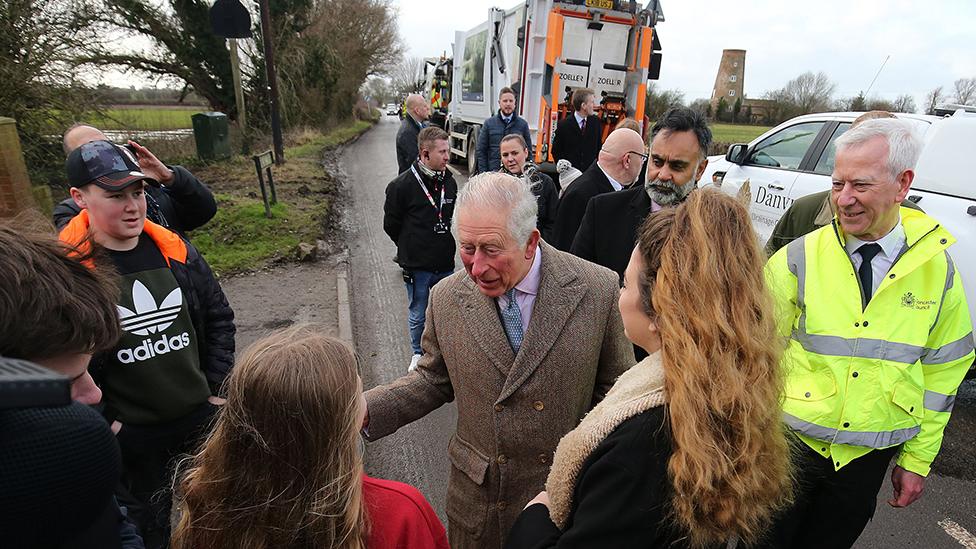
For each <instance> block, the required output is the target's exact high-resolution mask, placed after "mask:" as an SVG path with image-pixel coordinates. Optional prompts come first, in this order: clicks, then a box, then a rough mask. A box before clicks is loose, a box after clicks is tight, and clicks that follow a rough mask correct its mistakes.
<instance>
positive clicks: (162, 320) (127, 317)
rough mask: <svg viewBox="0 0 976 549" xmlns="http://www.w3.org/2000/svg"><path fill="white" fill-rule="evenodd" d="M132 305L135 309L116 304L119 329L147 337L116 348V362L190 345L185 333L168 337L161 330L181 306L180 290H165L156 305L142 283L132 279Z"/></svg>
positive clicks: (134, 359) (135, 359) (141, 359)
mask: <svg viewBox="0 0 976 549" xmlns="http://www.w3.org/2000/svg"><path fill="white" fill-rule="evenodd" d="M132 305H133V308H135V311H133V310H131V309H129V308H127V307H123V306H122V305H118V309H119V319H120V320H121V323H122V329H123V330H125V331H126V332H128V333H129V334H134V335H137V336H150V337H148V338H146V339H144V340H142V341H141V342H140V343H139V345H137V346H134V347H132V348H122V349H119V351H118V353H117V355H116V356H117V358H118V359H119V362H122V363H123V364H132V363H134V362H141V361H145V360H149V359H151V358H155V357H156V356H158V355H163V354H166V353H169V352H170V351H179V350H180V349H183V348H184V347H186V346H187V345H189V344H190V334H189V332H183V333H180V334H175V335H172V336H170V335H169V334H166V333H164V330H166V329H167V328H169V327H170V326H172V325H173V322H175V321H176V319H177V317H179V315H180V311H181V310H182V309H183V292H182V291H181V290H180V289H179V288H176V289H174V290H173V291H171V292H169V294H167V295H166V297H165V298H163V300H162V301H160V302H159V303H158V304H157V303H156V298H155V297H153V295H152V293H151V292H150V291H149V289H148V288H146V286H145V284H143V283H142V282H140V281H138V280H136V281H135V282H134V283H133V284H132ZM152 334H160V335H159V337H158V338H153V337H151V335H152ZM129 341H130V342H131V341H132V340H131V339H129ZM130 344H131V343H130Z"/></svg>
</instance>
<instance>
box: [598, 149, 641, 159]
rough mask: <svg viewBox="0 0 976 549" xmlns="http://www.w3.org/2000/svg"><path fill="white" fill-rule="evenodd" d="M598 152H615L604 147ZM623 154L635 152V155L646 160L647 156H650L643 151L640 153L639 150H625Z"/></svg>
mask: <svg viewBox="0 0 976 549" xmlns="http://www.w3.org/2000/svg"><path fill="white" fill-rule="evenodd" d="M600 152H605V153H607V154H616V153H614V152H611V151H608V150H606V149H600ZM625 154H636V155H637V156H639V157H641V158H643V159H644V160H647V159H648V158H650V155H648V154H644V153H640V152H637V151H627V152H626V153H625Z"/></svg>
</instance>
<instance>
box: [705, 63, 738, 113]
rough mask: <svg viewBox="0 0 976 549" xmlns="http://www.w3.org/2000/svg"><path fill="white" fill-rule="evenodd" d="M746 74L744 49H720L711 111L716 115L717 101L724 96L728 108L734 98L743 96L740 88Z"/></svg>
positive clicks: (732, 103) (730, 107)
mask: <svg viewBox="0 0 976 549" xmlns="http://www.w3.org/2000/svg"><path fill="white" fill-rule="evenodd" d="M745 76H746V50H722V62H721V63H719V65H718V74H716V75H715V86H714V87H713V88H712V100H711V104H712V113H714V115H718V111H717V110H716V109H717V108H718V101H719V99H721V98H723V97H724V98H725V103H726V104H727V105H728V107H727V108H728V109H729V110H731V109H732V105H734V104H735V100H736V99H740V98H741V99H742V100H743V101H745V98H744V97H743V96H742V90H743V87H744V85H745V79H746V78H745Z"/></svg>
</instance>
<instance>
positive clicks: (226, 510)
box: [172, 325, 367, 549]
mask: <svg viewBox="0 0 976 549" xmlns="http://www.w3.org/2000/svg"><path fill="white" fill-rule="evenodd" d="M361 392H362V386H361V383H360V381H359V378H358V375H357V366H356V357H355V355H354V354H353V351H352V350H351V349H350V348H349V347H348V346H347V345H346V344H345V343H343V342H342V341H340V340H338V339H335V338H333V337H329V336H326V335H323V334H322V333H320V332H318V331H316V330H315V329H314V328H313V327H311V326H308V325H296V326H293V327H291V328H286V329H284V330H280V331H278V332H275V333H273V334H271V335H269V336H267V337H265V338H263V339H261V340H259V341H257V342H255V343H254V344H253V345H251V346H250V347H249V348H248V349H247V351H245V353H244V355H243V357H242V358H241V359H240V360H239V362H238V363H237V365H236V366H235V367H234V370H233V372H231V375H230V376H229V378H228V381H227V403H226V404H225V405H224V406H223V407H222V409H221V410H220V413H219V414H218V417H217V420H216V424H215V426H214V429H213V432H212V433H211V434H210V436H209V437H207V440H206V442H205V443H204V444H203V447H202V448H201V450H200V451H199V452H198V453H197V454H196V455H195V456H193V457H192V458H189V459H188V461H187V462H185V463H184V464H183V465H184V466H185V467H181V468H185V471H186V472H185V474H183V476H182V480H181V481H179V486H178V487H177V489H176V492H177V494H178V495H180V496H181V501H180V511H181V513H182V516H181V517H180V521H179V524H178V526H177V527H176V529H175V531H174V533H173V540H172V547H173V548H174V549H190V548H193V549H204V548H205V549H219V548H227V549H230V548H234V549H271V548H288V547H315V548H339V547H342V548H354V549H355V548H361V547H364V546H365V536H366V531H367V520H366V515H365V510H364V504H363V494H362V476H363V461H362V455H361V452H360V449H359V446H358V444H357V442H358V441H357V437H358V433H359V428H360V426H361V425H360V422H361V416H360V413H361V411H362V409H361V406H362V404H361V402H360V393H361Z"/></svg>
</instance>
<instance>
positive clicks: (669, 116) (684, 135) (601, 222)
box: [570, 107, 712, 284]
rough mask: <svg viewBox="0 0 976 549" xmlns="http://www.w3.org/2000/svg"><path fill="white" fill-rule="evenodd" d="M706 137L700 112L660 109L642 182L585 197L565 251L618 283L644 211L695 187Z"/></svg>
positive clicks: (675, 200)
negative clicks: (614, 275)
mask: <svg viewBox="0 0 976 549" xmlns="http://www.w3.org/2000/svg"><path fill="white" fill-rule="evenodd" d="M618 131H619V130H618ZM711 142H712V131H711V130H710V129H709V128H708V124H707V123H706V121H705V116H704V115H703V114H702V113H700V112H698V111H695V110H692V109H689V108H685V107H675V108H672V109H669V110H668V111H667V112H665V113H664V115H663V116H662V117H661V119H660V120H658V121H657V123H656V124H655V125H654V128H653V129H652V130H651V151H650V160H649V162H648V163H647V177H646V179H645V181H644V184H643V185H634V186H632V187H631V188H629V189H625V190H623V191H620V192H616V193H606V194H600V195H597V196H594V197H593V198H591V199H590V201H589V202H588V203H587V205H586V212H585V213H584V214H583V221H582V222H581V223H580V227H579V230H578V231H577V232H576V237H575V238H574V239H573V245H572V246H571V247H570V252H571V253H572V254H573V255H576V256H578V257H581V258H583V259H587V260H589V261H592V262H594V263H596V264H598V265H603V266H604V267H607V268H609V269H612V270H614V271H616V272H617V275H618V276H619V277H620V282H621V284H622V283H623V279H624V271H625V270H626V269H627V262H628V261H629V260H630V254H631V252H633V251H634V243H635V242H636V234H637V229H638V228H639V227H640V225H641V223H643V222H644V218H645V217H647V214H649V213H651V212H656V211H658V210H660V209H661V208H665V207H671V206H677V205H678V204H680V203H681V202H683V201H684V200H685V198H687V197H688V194H689V193H691V191H692V190H694V189H695V188H696V187H697V186H698V180H699V179H700V178H701V176H702V173H703V172H704V171H705V166H707V165H708V158H706V154H707V152H708V146H709V144H711Z"/></svg>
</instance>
